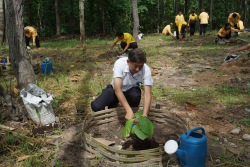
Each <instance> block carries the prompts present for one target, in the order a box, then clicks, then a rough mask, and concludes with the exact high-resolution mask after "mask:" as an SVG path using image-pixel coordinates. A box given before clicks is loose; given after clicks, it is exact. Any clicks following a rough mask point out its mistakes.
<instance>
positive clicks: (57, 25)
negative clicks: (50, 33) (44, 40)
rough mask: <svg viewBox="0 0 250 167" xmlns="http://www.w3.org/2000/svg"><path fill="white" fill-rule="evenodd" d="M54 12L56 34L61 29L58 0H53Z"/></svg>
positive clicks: (58, 33)
mask: <svg viewBox="0 0 250 167" xmlns="http://www.w3.org/2000/svg"><path fill="white" fill-rule="evenodd" d="M55 13H56V34H57V35H60V34H61V30H60V16H59V12H58V0H55Z"/></svg>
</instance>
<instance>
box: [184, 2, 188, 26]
mask: <svg viewBox="0 0 250 167" xmlns="http://www.w3.org/2000/svg"><path fill="white" fill-rule="evenodd" d="M184 17H185V20H186V21H187V20H188V0H185V2H184Z"/></svg>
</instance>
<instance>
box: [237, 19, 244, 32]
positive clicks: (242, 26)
mask: <svg viewBox="0 0 250 167" xmlns="http://www.w3.org/2000/svg"><path fill="white" fill-rule="evenodd" d="M236 29H239V30H243V29H244V24H243V21H241V20H239V22H238V23H237V27H236Z"/></svg>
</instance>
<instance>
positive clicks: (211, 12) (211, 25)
mask: <svg viewBox="0 0 250 167" xmlns="http://www.w3.org/2000/svg"><path fill="white" fill-rule="evenodd" d="M213 3H214V2H213V0H211V4H210V17H209V18H210V27H209V29H210V30H212V28H213V24H212V23H213V6H214V4H213Z"/></svg>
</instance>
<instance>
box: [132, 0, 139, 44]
mask: <svg viewBox="0 0 250 167" xmlns="http://www.w3.org/2000/svg"><path fill="white" fill-rule="evenodd" d="M132 8H133V20H134V28H133V37H134V39H135V40H136V42H140V41H139V38H138V30H139V16H138V8H137V0H132Z"/></svg>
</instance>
